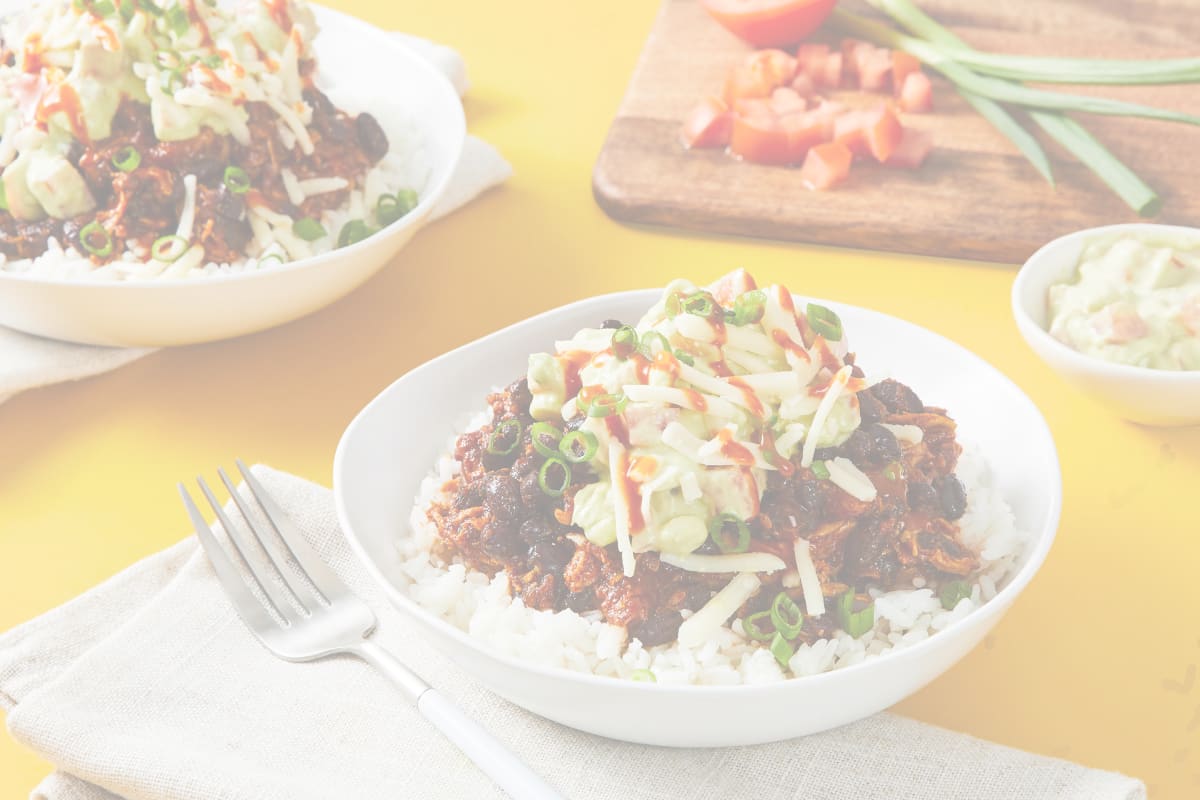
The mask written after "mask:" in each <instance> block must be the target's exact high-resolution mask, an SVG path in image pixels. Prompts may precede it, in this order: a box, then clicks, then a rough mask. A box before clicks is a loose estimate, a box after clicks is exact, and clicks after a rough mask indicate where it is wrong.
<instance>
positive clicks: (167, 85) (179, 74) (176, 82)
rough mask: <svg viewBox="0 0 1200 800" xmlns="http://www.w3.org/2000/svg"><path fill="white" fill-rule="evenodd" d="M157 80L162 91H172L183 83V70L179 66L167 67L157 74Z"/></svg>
mask: <svg viewBox="0 0 1200 800" xmlns="http://www.w3.org/2000/svg"><path fill="white" fill-rule="evenodd" d="M158 82H159V85H160V86H162V90H163V91H164V92H167V93H172V92H174V91H175V89H176V88H177V87H179V86H182V85H183V70H182V69H180V68H179V67H175V68H174V69H169V70H167V71H165V72H163V73H161V74H160V75H159V79H158Z"/></svg>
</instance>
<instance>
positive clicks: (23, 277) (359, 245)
mask: <svg viewBox="0 0 1200 800" xmlns="http://www.w3.org/2000/svg"><path fill="white" fill-rule="evenodd" d="M310 5H311V6H312V7H313V8H314V10H316V11H317V13H319V14H320V15H322V16H328V17H332V18H333V19H336V20H337V24H338V25H339V26H348V27H351V28H357V31H355V33H356V34H357V35H362V36H365V37H367V38H368V39H370V40H371V41H373V42H374V44H375V45H377V46H379V47H384V48H387V49H389V50H391V51H392V53H393V54H395V55H396V56H398V57H400V58H402V59H403V60H405V61H407V62H408V66H409V67H410V68H411V69H413V70H415V71H416V73H418V74H420V80H423V81H427V82H428V83H430V84H431V85H432V86H435V87H436V89H435V90H434V91H435V92H437V93H440V94H443V95H445V96H446V97H447V98H452V99H453V101H454V102H452V103H450V104H449V106H450V108H452V109H455V111H454V112H452V117H453V123H454V130H453V131H452V133H451V135H452V136H453V138H454V140H456V142H457V144H456V145H455V146H453V147H452V148H451V150H452V152H454V153H455V156H454V161H453V163H451V164H449V165H448V168H447V169H446V171H445V173H444V174H443V175H442V177H441V180H439V181H438V182H436V183H434V184H432V185H431V186H430V187H429V188H428V189H427V190H426V191H425V192H424V193H423V195H422V196H421V197H419V198H418V199H417V205H416V206H415V207H414V208H413V210H412V211H410V212H409V213H408V214H406V215H404V216H403V217H401V218H400V219H398V220H396V221H395V222H393V223H392V224H390V225H388V226H387V227H385V228H383V229H382V230H380V231H379V232H378V233H376V234H375V235H374V236H370V237H368V238H366V239H363V240H361V241H358V242H355V243H354V244H352V245H349V246H347V247H336V248H334V249H333V250H330V251H329V252H326V253H319V254H317V255H314V256H309V257H307V258H301V259H298V260H296V261H289V262H287V263H285V264H280V265H279V266H275V267H271V268H270V269H266V270H261V271H260V270H254V271H248V270H241V271H237V272H227V273H219V274H216V275H208V276H205V277H203V278H198V279H194V280H183V281H171V280H167V281H164V280H160V279H157V278H150V279H147V278H139V279H137V280H120V281H117V280H106V279H102V278H90V277H89V278H70V279H58V278H46V277H42V276H37V275H29V274H27V273H22V272H9V271H7V270H3V269H0V282H4V281H7V282H10V283H17V284H25V285H33V286H50V287H54V288H66V287H71V288H74V287H80V288H83V287H86V288H93V289H94V288H102V287H103V288H109V289H116V288H118V287H120V288H125V289H130V290H135V289H136V290H142V291H149V290H158V291H164V290H177V289H180V288H183V287H199V286H217V285H222V284H227V283H236V282H243V281H251V280H255V279H262V278H264V276H276V275H285V274H289V273H292V272H301V271H304V270H308V269H315V268H317V267H320V266H325V265H327V264H328V262H330V261H333V260H337V259H342V258H345V257H347V256H350V257H353V256H354V255H356V254H357V253H360V252H362V251H363V250H365V249H367V248H369V247H376V246H378V245H380V244H381V243H382V242H385V241H387V240H390V239H394V238H397V237H398V236H401V235H402V234H404V233H405V232H406V231H407V230H408V229H409V228H413V227H419V226H420V225H422V224H424V223H425V221H426V219H427V218H428V216H429V214H430V212H432V211H433V208H434V206H435V205H436V204H437V203H438V202H439V201H440V200H441V199H442V196H443V195H444V194H445V193H446V189H447V188H448V187H449V185H450V181H451V180H453V178H454V172H455V168H456V167H457V165H458V162H459V161H460V160H461V159H462V153H463V147H464V145H465V143H466V138H467V121H466V115H465V113H464V111H463V108H462V100H461V98H460V97H459V95H458V91H457V90H456V89H455V88H454V85H453V84H452V83H450V79H449V78H447V77H446V76H445V75H443V74H442V73H441V72H439V71H438V70H437V69H436V68H434V66H433V65H432V64H430V63H429V61H427V60H426V59H424V58H421V57H420V56H419V55H417V54H416V53H414V52H413V51H412V50H411V49H410V48H408V47H406V46H405V45H404V44H403V43H401V42H400V41H399V40H397V39H395V38H393V37H391V36H389V35H388V32H387V31H385V30H383V29H382V28H379V27H377V26H375V25H372V24H371V23H369V22H366V21H365V20H361V19H359V18H358V17H355V16H352V15H350V14H347V13H345V12H344V11H338V10H337V9H334V8H330V7H329V6H326V5H323V4H319V3H311V4H310ZM321 33H322V34H323V33H324V31H322V32H321Z"/></svg>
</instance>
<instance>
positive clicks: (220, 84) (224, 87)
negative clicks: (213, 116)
mask: <svg viewBox="0 0 1200 800" xmlns="http://www.w3.org/2000/svg"><path fill="white" fill-rule="evenodd" d="M196 69H197V70H198V71H199V72H200V75H201V77H203V78H204V82H205V83H207V84H208V85H209V86H211V87H212V88H213V89H215V90H216V91H218V92H221V93H223V94H230V93H231V92H233V87H232V86H230V85H229V84H228V83H226V82H225V81H223V80H221V78H220V77H218V75H217V73H216V72H215V71H214V70H213V68H212V67H210V66H208V65H207V64H197V65H196Z"/></svg>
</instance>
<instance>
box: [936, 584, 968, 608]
mask: <svg viewBox="0 0 1200 800" xmlns="http://www.w3.org/2000/svg"><path fill="white" fill-rule="evenodd" d="M970 596H971V584H969V583H967V582H966V581H950V582H949V583H947V584H946V585H945V586H943V587H942V588H941V590H940V591H939V592H938V597H939V598H940V599H941V601H942V608H944V609H946V610H947V611H953V610H954V609H955V608H957V607H958V602H959V601H960V600H965V599H966V598H968V597H970Z"/></svg>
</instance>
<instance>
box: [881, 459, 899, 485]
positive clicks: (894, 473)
mask: <svg viewBox="0 0 1200 800" xmlns="http://www.w3.org/2000/svg"><path fill="white" fill-rule="evenodd" d="M883 477H885V478H887V479H888V480H889V481H898V480H900V479H901V478H903V477H904V465H903V464H901V463H900V462H899V461H893V462H892V463H890V464H888V465H887V467H886V468H885V469H884V470H883Z"/></svg>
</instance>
